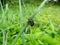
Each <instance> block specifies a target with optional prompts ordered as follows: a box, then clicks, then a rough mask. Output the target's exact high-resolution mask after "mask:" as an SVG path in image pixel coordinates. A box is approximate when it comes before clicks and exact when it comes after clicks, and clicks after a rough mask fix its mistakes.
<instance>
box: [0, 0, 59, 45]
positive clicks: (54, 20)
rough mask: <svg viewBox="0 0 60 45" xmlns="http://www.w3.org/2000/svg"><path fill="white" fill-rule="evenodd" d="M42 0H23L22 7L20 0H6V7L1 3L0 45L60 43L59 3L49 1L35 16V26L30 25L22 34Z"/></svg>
mask: <svg viewBox="0 0 60 45" xmlns="http://www.w3.org/2000/svg"><path fill="white" fill-rule="evenodd" d="M42 1H43V0H26V1H24V0H22V5H21V6H22V9H20V7H19V1H18V0H8V1H6V6H5V7H4V9H3V7H2V5H1V4H0V45H60V15H59V14H60V4H59V3H55V2H53V3H52V2H47V3H46V4H45V6H44V7H43V8H42V9H41V11H40V12H39V13H38V14H37V15H36V16H35V17H34V18H33V20H34V26H32V27H31V26H30V25H29V26H28V27H26V28H25V32H24V34H21V35H20V33H21V31H22V30H23V29H24V26H25V25H26V24H27V21H28V19H29V18H30V17H31V16H32V14H33V13H34V12H35V11H36V9H37V8H38V7H39V5H40V4H41V3H42ZM4 5H5V4H4ZM20 11H22V12H20ZM21 13H22V16H21ZM22 24H23V25H22ZM16 37H17V38H16ZM18 37H19V38H18ZM15 41H16V42H15Z"/></svg>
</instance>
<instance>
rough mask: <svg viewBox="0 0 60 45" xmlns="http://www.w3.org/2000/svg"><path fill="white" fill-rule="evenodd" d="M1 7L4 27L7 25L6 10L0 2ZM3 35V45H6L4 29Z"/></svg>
mask: <svg viewBox="0 0 60 45" xmlns="http://www.w3.org/2000/svg"><path fill="white" fill-rule="evenodd" d="M0 5H1V9H2V19H3V23H2V25H4V24H5V23H6V16H5V13H4V9H3V6H2V4H1V2H0ZM2 33H3V45H6V35H5V30H4V29H2Z"/></svg>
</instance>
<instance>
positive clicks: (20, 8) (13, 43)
mask: <svg viewBox="0 0 60 45" xmlns="http://www.w3.org/2000/svg"><path fill="white" fill-rule="evenodd" d="M19 10H20V24H21V30H22V32H21V33H22V44H23V45H24V33H23V32H24V29H23V24H22V6H21V0H19ZM20 36H21V34H20V32H19V34H18V35H17V37H16V38H15V39H14V40H13V42H12V44H11V45H15V44H16V41H17V40H18V39H19V37H20Z"/></svg>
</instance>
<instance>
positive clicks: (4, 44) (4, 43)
mask: <svg viewBox="0 0 60 45" xmlns="http://www.w3.org/2000/svg"><path fill="white" fill-rule="evenodd" d="M2 32H3V45H6V38H5V37H6V36H5V30H2Z"/></svg>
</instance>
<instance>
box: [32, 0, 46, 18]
mask: <svg viewBox="0 0 60 45" xmlns="http://www.w3.org/2000/svg"><path fill="white" fill-rule="evenodd" d="M46 2H47V0H44V1H43V2H42V3H41V5H40V6H39V7H38V9H37V10H36V11H35V12H34V14H33V15H32V16H31V19H32V18H33V17H34V16H35V15H36V14H37V13H38V12H40V11H41V9H42V7H43V6H44V5H45V3H46Z"/></svg>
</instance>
